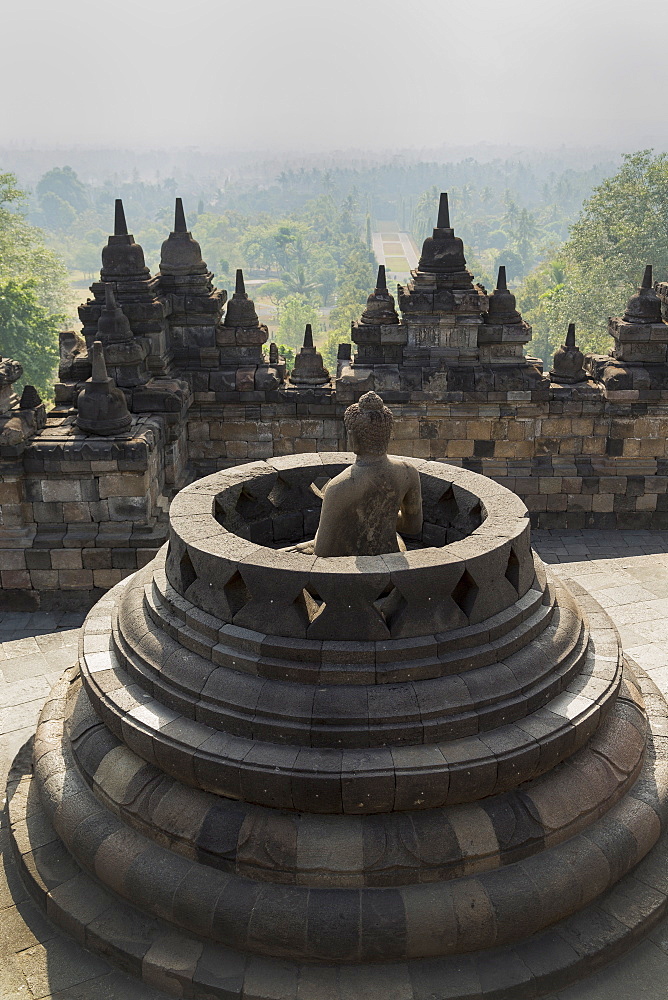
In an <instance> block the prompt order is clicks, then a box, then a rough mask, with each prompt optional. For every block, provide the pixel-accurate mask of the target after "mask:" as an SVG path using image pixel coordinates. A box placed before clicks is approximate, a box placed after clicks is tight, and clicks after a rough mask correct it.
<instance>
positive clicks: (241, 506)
mask: <svg viewBox="0 0 668 1000" xmlns="http://www.w3.org/2000/svg"><path fill="white" fill-rule="evenodd" d="M258 508H259V504H258V501H257V499H256V498H255V497H254V496H251V494H250V493H249V492H248V491H247V490H245V489H243V490H242V491H241V493H240V494H239V499H238V500H237V502H236V504H235V510H236V511H237V513H238V514H239V516H240V517H242V518H243V519H244V521H253V520H254V519H255V518H256V517H257V515H258Z"/></svg>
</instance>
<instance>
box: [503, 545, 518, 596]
mask: <svg viewBox="0 0 668 1000" xmlns="http://www.w3.org/2000/svg"><path fill="white" fill-rule="evenodd" d="M506 580H507V581H508V583H512V585H513V587H514V588H515V590H516V591H517V592H518V593H519V590H520V561H519V559H518V558H517V555H516V553H515V549H512V548H511V550H510V555H509V556H508V565H507V566H506Z"/></svg>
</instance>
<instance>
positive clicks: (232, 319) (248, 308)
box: [224, 268, 260, 329]
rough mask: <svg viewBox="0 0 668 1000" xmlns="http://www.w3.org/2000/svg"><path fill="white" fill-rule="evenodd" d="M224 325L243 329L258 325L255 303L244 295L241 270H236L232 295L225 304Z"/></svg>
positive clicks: (244, 288)
mask: <svg viewBox="0 0 668 1000" xmlns="http://www.w3.org/2000/svg"><path fill="white" fill-rule="evenodd" d="M224 325H225V326H239V327H245V328H246V329H250V328H252V327H257V326H259V325H260V321H259V319H258V318H257V313H256V312H255V303H254V302H253V300H252V299H249V298H248V295H247V294H246V285H245V282H244V272H243V271H242V270H241V268H238V269H237V274H236V283H235V287H234V295H233V296H232V298H231V299H230V300H229V302H228V303H227V312H226V313H225V320H224Z"/></svg>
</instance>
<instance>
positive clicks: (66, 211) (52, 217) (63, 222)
mask: <svg viewBox="0 0 668 1000" xmlns="http://www.w3.org/2000/svg"><path fill="white" fill-rule="evenodd" d="M40 204H41V206H42V213H41V218H42V219H43V220H44V225H45V226H46V228H47V229H57V230H59V229H69V227H70V226H71V225H72V223H73V222H74V220H75V219H76V217H77V213H76V212H75V210H74V209H73V208H72V206H71V205H70V203H69V202H68V201H65V200H64V198H61V197H60V196H59V195H57V194H54V193H53V191H47V193H46V194H45V195H44V197H43V198H42V199H41V202H40Z"/></svg>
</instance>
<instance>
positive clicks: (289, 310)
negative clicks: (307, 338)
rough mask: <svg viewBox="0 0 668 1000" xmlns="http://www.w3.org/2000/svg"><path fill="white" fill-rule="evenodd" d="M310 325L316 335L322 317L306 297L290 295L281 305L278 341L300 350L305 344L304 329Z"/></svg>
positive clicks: (277, 332) (277, 333)
mask: <svg viewBox="0 0 668 1000" xmlns="http://www.w3.org/2000/svg"><path fill="white" fill-rule="evenodd" d="M307 323H310V324H311V326H312V327H313V332H314V334H315V333H316V331H317V330H318V327H319V326H320V315H319V313H318V310H317V309H316V307H315V306H314V305H313V303H312V302H311V301H310V299H308V298H307V297H306V296H305V295H289V296H288V297H287V298H286V299H284V300H283V303H282V305H281V318H280V320H279V324H278V330H277V331H276V338H275V339H276V340H277V341H280V342H281V343H283V344H286V345H287V346H288V347H292V348H294V349H295V350H299V348H300V347H301V346H302V344H303V342H304V329H305V328H306V324H307Z"/></svg>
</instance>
